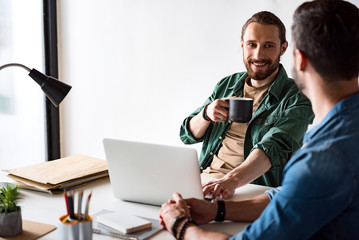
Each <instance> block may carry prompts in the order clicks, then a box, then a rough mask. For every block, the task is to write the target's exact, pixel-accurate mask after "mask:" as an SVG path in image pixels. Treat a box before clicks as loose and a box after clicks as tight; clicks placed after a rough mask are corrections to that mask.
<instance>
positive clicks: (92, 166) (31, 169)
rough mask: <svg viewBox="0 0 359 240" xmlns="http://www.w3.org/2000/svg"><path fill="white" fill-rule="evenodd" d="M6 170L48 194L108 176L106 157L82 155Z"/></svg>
mask: <svg viewBox="0 0 359 240" xmlns="http://www.w3.org/2000/svg"><path fill="white" fill-rule="evenodd" d="M4 171H5V172H7V173H8V177H10V178H12V179H14V180H16V181H17V182H15V184H17V185H18V186H19V187H23V188H29V189H33V190H39V191H44V192H49V193H58V192H63V191H64V190H67V189H70V188H74V187H76V186H80V185H83V184H85V183H87V182H90V181H94V180H96V179H99V178H103V177H107V176H108V168H107V163H106V161H105V160H102V159H98V158H93V157H89V156H86V155H81V154H78V155H72V156H69V157H65V158H61V159H58V160H53V161H49V162H43V163H38V164H33V165H29V166H25V167H20V168H14V169H10V170H4Z"/></svg>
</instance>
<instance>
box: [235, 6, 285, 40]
mask: <svg viewBox="0 0 359 240" xmlns="http://www.w3.org/2000/svg"><path fill="white" fill-rule="evenodd" d="M253 22H255V23H259V24H264V25H275V26H277V27H278V30H279V40H280V43H281V44H283V43H285V42H286V38H285V26H284V24H283V23H282V21H281V20H280V19H279V18H278V17H277V16H276V15H274V14H273V13H271V12H267V11H262V12H258V13H255V14H254V15H253V16H252V17H251V18H250V19H248V20H247V22H246V23H245V24H244V25H243V27H242V35H241V38H242V39H243V35H244V32H245V30H246V29H247V27H248V25H249V24H250V23H253Z"/></svg>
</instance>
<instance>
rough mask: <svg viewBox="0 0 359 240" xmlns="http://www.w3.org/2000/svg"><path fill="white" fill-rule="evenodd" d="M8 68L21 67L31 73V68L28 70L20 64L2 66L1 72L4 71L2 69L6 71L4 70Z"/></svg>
mask: <svg viewBox="0 0 359 240" xmlns="http://www.w3.org/2000/svg"><path fill="white" fill-rule="evenodd" d="M7 67H21V68H23V69H25V70H26V71H28V72H30V71H31V69H30V68H28V67H26V66H25V65H22V64H20V63H9V64H5V65H2V66H1V67H0V70H2V69H4V68H7Z"/></svg>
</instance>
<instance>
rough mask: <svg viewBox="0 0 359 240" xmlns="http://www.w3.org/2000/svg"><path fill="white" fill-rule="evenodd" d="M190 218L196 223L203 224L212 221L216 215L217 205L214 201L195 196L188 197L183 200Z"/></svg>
mask: <svg viewBox="0 0 359 240" xmlns="http://www.w3.org/2000/svg"><path fill="white" fill-rule="evenodd" d="M185 201H186V203H187V205H188V208H189V211H190V214H191V217H192V220H193V221H194V222H195V223H197V224H205V223H208V222H210V221H213V220H214V219H215V218H216V215H217V208H218V205H217V203H216V202H209V201H206V200H200V199H196V198H189V199H186V200H185Z"/></svg>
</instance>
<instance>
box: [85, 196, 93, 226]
mask: <svg viewBox="0 0 359 240" xmlns="http://www.w3.org/2000/svg"><path fill="white" fill-rule="evenodd" d="M91 195H92V192H90V194H89V196H88V197H87V201H86V208H85V216H84V219H85V220H87V219H88V215H89V205H90V200H91Z"/></svg>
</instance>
